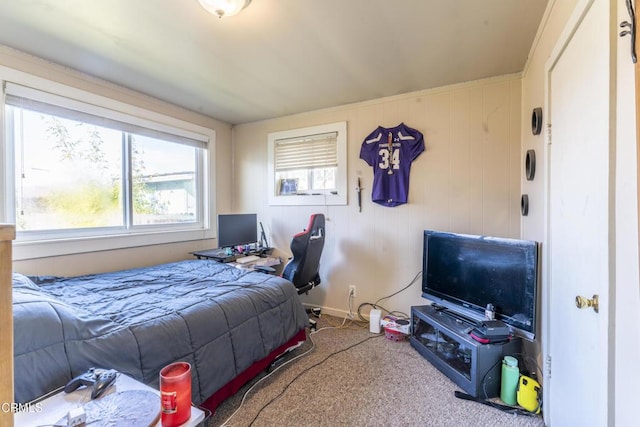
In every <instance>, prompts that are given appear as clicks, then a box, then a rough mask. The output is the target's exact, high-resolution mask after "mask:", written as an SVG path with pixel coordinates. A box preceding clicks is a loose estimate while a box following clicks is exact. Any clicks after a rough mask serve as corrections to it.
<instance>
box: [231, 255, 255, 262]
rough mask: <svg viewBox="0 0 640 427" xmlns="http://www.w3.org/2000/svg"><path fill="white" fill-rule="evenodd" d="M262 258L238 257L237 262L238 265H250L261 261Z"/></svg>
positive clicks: (252, 256) (251, 256)
mask: <svg viewBox="0 0 640 427" xmlns="http://www.w3.org/2000/svg"><path fill="white" fill-rule="evenodd" d="M259 259H260V257H259V256H257V255H249V256H242V257H238V258H236V262H237V263H238V264H248V263H250V262H254V261H257V260H259Z"/></svg>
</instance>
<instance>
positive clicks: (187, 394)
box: [160, 362, 191, 427]
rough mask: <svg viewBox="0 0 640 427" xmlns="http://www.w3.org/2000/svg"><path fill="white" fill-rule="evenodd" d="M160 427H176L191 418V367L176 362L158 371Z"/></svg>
mask: <svg viewBox="0 0 640 427" xmlns="http://www.w3.org/2000/svg"><path fill="white" fill-rule="evenodd" d="M160 412H161V414H162V427H176V426H180V425H182V424H184V423H185V422H187V420H188V419H189V417H191V365H190V364H188V363H187V362H176V363H172V364H170V365H167V366H165V367H164V368H162V370H161V371H160Z"/></svg>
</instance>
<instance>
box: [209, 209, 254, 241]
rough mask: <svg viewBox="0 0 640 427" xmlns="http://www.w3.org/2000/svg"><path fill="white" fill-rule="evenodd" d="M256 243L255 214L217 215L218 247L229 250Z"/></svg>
mask: <svg viewBox="0 0 640 427" xmlns="http://www.w3.org/2000/svg"><path fill="white" fill-rule="evenodd" d="M257 241H258V216H257V215H256V214H220V215H218V247H219V248H230V247H234V246H240V245H248V244H252V243H256V242H257Z"/></svg>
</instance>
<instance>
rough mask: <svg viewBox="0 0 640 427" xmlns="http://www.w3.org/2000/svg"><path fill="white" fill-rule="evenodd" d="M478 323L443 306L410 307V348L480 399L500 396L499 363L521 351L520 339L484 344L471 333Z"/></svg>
mask: <svg viewBox="0 0 640 427" xmlns="http://www.w3.org/2000/svg"><path fill="white" fill-rule="evenodd" d="M476 324H477V322H475V321H473V320H471V319H468V318H466V317H464V316H462V315H460V314H458V313H455V312H454V311H452V310H446V309H445V310H442V309H441V308H440V306H436V307H434V306H432V305H424V306H415V307H411V338H410V342H411V345H412V346H413V347H414V348H415V349H416V350H417V351H418V353H420V354H421V355H422V356H423V357H424V358H426V359H427V360H428V361H430V362H431V363H432V364H433V365H434V366H435V367H436V368H438V369H439V370H440V371H441V372H442V373H444V374H445V375H446V376H447V377H449V378H450V379H451V380H452V381H453V382H455V383H456V384H457V385H458V386H460V387H461V388H462V389H463V390H464V391H465V392H467V393H468V394H470V395H472V396H474V397H480V398H487V397H495V396H498V394H500V370H501V366H500V361H501V360H502V358H503V356H505V355H514V354H517V353H518V352H519V351H520V344H521V342H520V338H512V339H511V340H509V341H507V342H503V343H495V344H483V343H480V342H478V341H476V340H474V339H473V338H472V337H471V336H470V335H469V332H471V330H472V329H473V327H474V326H475V325H476Z"/></svg>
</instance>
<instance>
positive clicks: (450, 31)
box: [0, 0, 547, 124]
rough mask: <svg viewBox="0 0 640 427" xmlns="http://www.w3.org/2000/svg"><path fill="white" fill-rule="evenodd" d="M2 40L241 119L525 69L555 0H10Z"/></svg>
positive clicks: (0, 17)
mask: <svg viewBox="0 0 640 427" xmlns="http://www.w3.org/2000/svg"><path fill="white" fill-rule="evenodd" d="M1 1H2V6H1V8H0V44H4V45H6V46H10V47H12V48H15V49H18V50H22V51H24V52H27V53H30V54H33V55H36V56H39V57H42V58H45V59H48V60H50V61H53V62H56V63H59V64H62V65H65V66H68V67H71V68H74V69H77V70H80V71H83V72H86V73H89V74H92V75H94V76H98V77H101V78H103V79H105V80H108V81H111V82H114V83H117V84H119V85H122V86H125V87H129V88H132V89H135V90H137V91H140V92H143V93H146V94H149V95H152V96H155V97H157V98H160V99H163V100H166V101H169V102H172V103H174V104H177V105H181V106H183V107H186V108H188V109H190V110H194V111H198V112H200V113H203V114H206V115H208V116H211V117H214V118H217V119H219V120H223V121H225V122H228V123H231V124H239V123H246V122H251V121H256V120H261V119H267V118H272V117H279V116H284V115H288V114H293V113H299V112H304V111H311V110H316V109H319V108H324V107H331V106H337V105H342V104H348V103H352V102H358V101H364V100H369V99H375V98H380V97H384V96H390V95H396V94H400V93H406V92H412V91H416V90H422V89H429V88H433V87H439V86H444V85H448V84H454V83H459V82H465V81H471V80H476V79H480V78H485V77H491V76H498V75H503V74H510V73H516V72H520V71H522V69H523V67H524V65H525V63H526V60H527V55H528V54H529V51H530V48H531V45H532V43H533V40H534V37H535V34H536V31H537V28H538V25H539V24H540V20H541V19H542V15H543V13H544V9H545V7H546V4H547V0H253V1H252V3H251V4H250V5H249V7H248V8H247V9H245V10H244V11H242V12H241V13H240V14H239V15H236V16H233V17H229V18H223V19H218V18H217V17H216V16H213V15H210V14H209V13H207V12H206V11H205V10H204V9H202V8H201V7H200V5H199V3H198V1H197V0H1Z"/></svg>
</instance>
